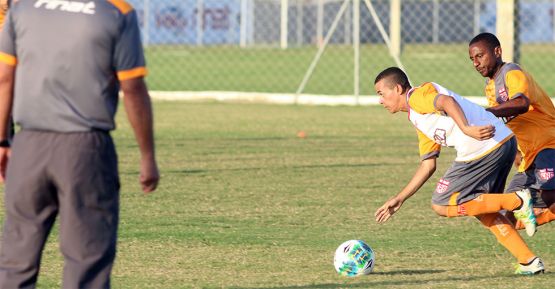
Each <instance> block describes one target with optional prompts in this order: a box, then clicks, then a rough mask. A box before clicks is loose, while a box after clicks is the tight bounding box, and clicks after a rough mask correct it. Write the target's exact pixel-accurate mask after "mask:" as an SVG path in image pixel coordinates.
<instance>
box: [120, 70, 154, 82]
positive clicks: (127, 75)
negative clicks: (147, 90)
mask: <svg viewBox="0 0 555 289" xmlns="http://www.w3.org/2000/svg"><path fill="white" fill-rule="evenodd" d="M117 75H118V79H119V81H123V80H128V79H131V78H136V77H144V76H146V75H147V70H146V67H136V68H133V69H129V70H122V71H118V73H117Z"/></svg>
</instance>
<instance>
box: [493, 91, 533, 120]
mask: <svg viewBox="0 0 555 289" xmlns="http://www.w3.org/2000/svg"><path fill="white" fill-rule="evenodd" d="M529 107H530V99H528V97H526V96H525V95H524V94H521V95H519V96H517V97H515V98H512V99H509V100H507V101H505V102H502V103H500V104H499V105H496V106H492V107H489V108H486V110H487V111H489V112H491V113H493V115H495V116H497V117H511V116H517V115H519V114H523V113H526V112H528V109H529Z"/></svg>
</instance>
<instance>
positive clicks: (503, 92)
mask: <svg viewBox="0 0 555 289" xmlns="http://www.w3.org/2000/svg"><path fill="white" fill-rule="evenodd" d="M497 94H498V95H499V98H497V102H499V103H501V102H505V101H507V100H508V99H509V94H508V93H507V90H506V89H505V88H504V87H501V88H500V89H499V90H498V91H497Z"/></svg>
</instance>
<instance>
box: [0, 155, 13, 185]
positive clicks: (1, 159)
mask: <svg viewBox="0 0 555 289" xmlns="http://www.w3.org/2000/svg"><path fill="white" fill-rule="evenodd" d="M10 152H11V149H10V148H5V147H0V183H4V182H6V168H7V167H8V161H9V159H10Z"/></svg>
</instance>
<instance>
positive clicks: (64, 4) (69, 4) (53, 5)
mask: <svg viewBox="0 0 555 289" xmlns="http://www.w3.org/2000/svg"><path fill="white" fill-rule="evenodd" d="M35 8H43V9H48V10H59V11H64V12H71V13H81V14H94V13H95V10H94V9H95V8H96V6H95V5H94V2H93V1H89V2H86V3H85V2H77V1H66V0H37V1H36V2H35Z"/></svg>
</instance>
